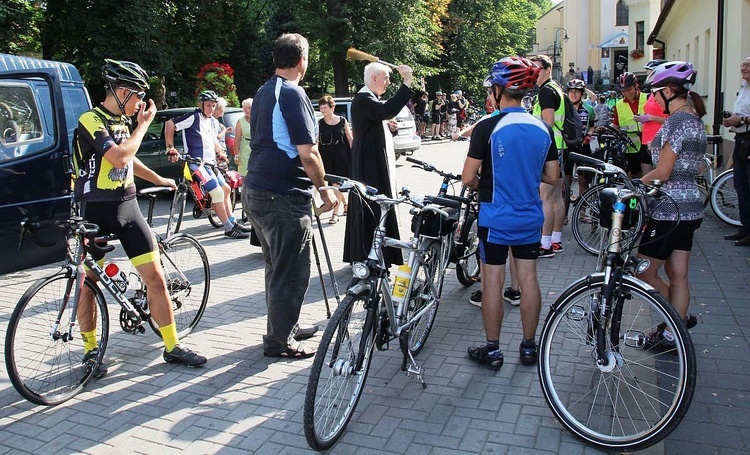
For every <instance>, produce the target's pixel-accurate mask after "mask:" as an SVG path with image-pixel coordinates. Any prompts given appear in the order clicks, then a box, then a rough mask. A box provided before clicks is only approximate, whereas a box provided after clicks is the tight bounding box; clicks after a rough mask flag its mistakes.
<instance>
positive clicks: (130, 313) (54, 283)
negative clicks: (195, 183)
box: [5, 187, 211, 406]
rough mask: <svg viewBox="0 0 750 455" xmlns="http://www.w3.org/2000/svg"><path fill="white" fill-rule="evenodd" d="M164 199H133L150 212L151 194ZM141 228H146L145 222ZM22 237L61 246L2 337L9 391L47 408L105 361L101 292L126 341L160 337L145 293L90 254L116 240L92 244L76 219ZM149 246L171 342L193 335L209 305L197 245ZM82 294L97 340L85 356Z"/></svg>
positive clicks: (190, 241) (178, 240) (173, 241)
mask: <svg viewBox="0 0 750 455" xmlns="http://www.w3.org/2000/svg"><path fill="white" fill-rule="evenodd" d="M168 191H172V189H171V188H166V187H155V188H148V189H145V190H142V191H141V192H140V194H145V195H148V196H150V197H151V200H150V205H151V204H153V203H154V201H155V200H156V195H157V194H160V193H163V192H168ZM150 208H151V207H150ZM150 213H152V210H151V209H150V210H149V214H150ZM148 222H149V225H150V224H151V220H150V219H149V220H148ZM23 229H24V232H28V233H30V234H31V236H32V238H33V239H34V241H35V242H36V243H37V244H39V245H40V246H45V245H43V244H41V243H40V242H39V241H38V239H37V237H36V236H35V233H36V232H38V231H39V230H41V229H59V230H60V231H61V233H62V234H63V235H64V236H65V238H66V239H67V242H68V248H67V255H66V259H65V262H64V263H63V264H62V267H61V269H60V270H58V271H57V272H55V273H53V274H51V275H49V276H46V277H44V278H41V279H39V280H37V281H36V282H34V283H33V284H32V285H31V287H29V288H28V289H27V290H26V292H25V293H24V294H23V296H21V299H20V300H19V301H18V304H16V307H15V309H14V311H13V314H12V315H11V317H10V321H9V322H8V330H7V332H6V336H5V365H6V368H7V370H8V376H9V377H10V381H11V383H12V384H13V387H15V389H16V390H17V391H18V393H20V394H21V396H23V397H24V398H26V399H27V400H29V401H30V402H32V403H35V404H40V405H50V406H54V405H58V404H60V403H63V402H65V401H67V400H69V399H71V398H73V397H74V396H76V395H77V394H78V393H80V392H81V391H82V390H83V389H84V388H85V387H86V385H87V384H88V383H89V382H90V381H91V380H92V379H93V378H94V375H95V374H96V370H97V368H98V367H99V365H100V364H101V362H102V359H103V358H104V353H105V351H106V349H107V343H108V341H109V310H108V308H107V302H106V300H105V297H104V292H103V291H102V288H103V289H104V290H106V291H107V293H108V294H109V295H110V296H111V297H112V298H113V299H114V300H115V301H116V302H117V303H118V305H119V306H120V313H119V317H118V320H119V323H120V327H121V328H122V330H124V331H125V332H126V333H130V334H138V333H144V332H145V331H146V329H145V327H144V325H145V324H148V325H149V326H150V327H151V329H152V330H153V331H154V333H155V334H156V335H157V336H159V337H161V332H160V331H159V327H158V325H157V324H156V322H155V321H154V320H153V318H152V317H151V313H150V310H149V305H148V290H147V289H146V286H145V284H144V282H143V280H142V278H141V277H140V275H138V273H137V272H136V270H135V268H133V269H132V270H131V271H130V274H129V275H126V274H125V272H123V271H118V270H117V267H115V268H114V269H112V268H111V266H113V265H114V264H109V265H108V266H107V267H105V268H102V266H100V265H99V264H98V263H97V262H96V261H94V259H93V258H92V256H91V254H90V253H91V252H98V253H107V252H110V251H112V250H113V249H114V248H115V247H114V245H111V244H110V242H111V241H113V240H116V237H115V236H112V235H108V236H97V232H98V230H99V228H98V226H97V225H95V224H92V223H88V222H86V221H85V220H84V219H82V218H80V217H71V218H69V219H67V220H64V221H46V222H42V223H24V225H23ZM156 240H157V244H158V247H159V258H160V261H161V265H162V268H163V270H164V277H165V279H166V283H167V290H168V293H169V297H170V300H171V301H172V309H173V311H174V318H175V324H177V327H178V335H179V336H180V337H185V336H187V335H188V334H189V333H190V332H192V331H193V329H195V327H196V326H197V324H198V322H199V321H200V319H201V317H202V316H203V312H204V311H205V309H206V304H207V303H208V292H209V286H210V282H211V275H210V269H209V264H208V258H207V256H206V251H205V250H204V249H203V247H202V246H201V245H200V243H199V242H198V240H196V239H195V238H194V237H192V236H190V235H188V234H184V233H180V234H175V235H173V236H171V237H169V238H166V239H165V238H163V237H161V236H160V235H158V234H156ZM48 246H49V245H48ZM86 269H88V270H90V271H91V272H93V273H94V275H95V276H96V279H97V281H98V283H99V284H97V281H94V280H92V279H91V278H90V277H88V276H87V275H86ZM105 270H106V271H105ZM110 274H111V275H112V276H111V277H110ZM100 285H101V287H100ZM84 287H85V288H86V289H88V290H89V291H90V292H91V294H93V296H94V304H95V306H96V328H97V331H98V337H99V340H98V346H97V348H96V349H94V350H92V351H90V352H89V353H86V352H85V351H84V346H83V340H82V337H81V332H80V326H79V324H78V319H77V317H78V309H79V308H78V302H79V299H80V296H81V292H82V290H83V288H84ZM91 352H93V353H95V355H90V353H91ZM87 354H89V355H87Z"/></svg>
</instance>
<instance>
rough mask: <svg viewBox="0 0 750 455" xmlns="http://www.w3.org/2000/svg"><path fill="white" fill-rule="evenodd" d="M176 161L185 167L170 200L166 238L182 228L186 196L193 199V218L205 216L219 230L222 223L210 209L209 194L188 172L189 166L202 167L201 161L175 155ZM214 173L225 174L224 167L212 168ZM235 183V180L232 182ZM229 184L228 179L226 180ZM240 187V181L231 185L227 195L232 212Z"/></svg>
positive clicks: (186, 155)
mask: <svg viewBox="0 0 750 455" xmlns="http://www.w3.org/2000/svg"><path fill="white" fill-rule="evenodd" d="M177 158H178V160H180V161H184V162H185V165H184V168H183V176H182V178H181V179H180V181H179V182H178V183H177V190H176V191H175V193H174V197H173V198H172V205H171V206H170V207H169V218H168V219H167V232H166V236H167V237H169V236H170V235H172V234H176V233H178V232H179V231H180V227H181V226H182V217H183V214H184V213H185V204H186V203H187V196H188V194H189V195H190V197H191V198H192V199H193V201H194V202H195V204H194V205H193V211H192V213H193V218H196V219H198V218H200V217H202V216H203V215H206V217H207V218H208V222H209V223H211V226H213V227H215V228H220V227H222V226H223V223H222V222H221V220H220V219H219V215H217V214H216V212H215V211H214V210H213V209H212V208H211V205H212V204H213V201H212V200H211V194H209V192H208V191H206V190H205V188H203V183H201V181H200V180H199V179H196V178H194V176H193V173H192V172H191V171H190V167H189V166H188V165H189V164H194V165H196V166H199V167H200V166H202V165H203V164H204V163H203V160H202V159H200V158H193V157H191V156H190V155H188V154H182V155H177ZM214 169H215V171H216V172H222V173H225V172H227V170H228V168H227V167H226V166H221V165H216V166H214ZM232 181H233V182H236V180H232ZM227 183H229V179H227ZM240 186H242V181H241V180H239V182H238V183H237V182H236V183H234V184H232V185H231V192H230V193H229V198H230V208H231V210H232V212H234V210H235V208H236V207H237V201H238V200H240V196H239V187H240Z"/></svg>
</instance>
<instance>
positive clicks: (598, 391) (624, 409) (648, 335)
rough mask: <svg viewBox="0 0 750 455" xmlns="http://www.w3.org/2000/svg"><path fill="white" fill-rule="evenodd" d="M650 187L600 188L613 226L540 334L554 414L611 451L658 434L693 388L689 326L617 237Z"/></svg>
mask: <svg viewBox="0 0 750 455" xmlns="http://www.w3.org/2000/svg"><path fill="white" fill-rule="evenodd" d="M570 159H573V160H574V161H576V162H578V163H582V164H585V165H587V166H591V167H594V168H596V169H598V170H599V171H601V172H603V173H605V174H606V173H608V172H610V168H611V167H612V165H611V164H607V163H604V162H602V161H599V160H596V159H595V158H591V157H586V156H583V155H579V154H576V153H571V154H570ZM620 172H624V171H622V170H620ZM656 192H658V187H656V188H654V189H648V188H646V187H636V186H635V185H634V184H633V182H631V181H630V180H628V179H625V180H624V181H623V185H622V186H618V187H610V188H603V189H601V191H600V192H599V197H600V206H601V207H610V209H608V210H607V211H602V212H600V214H599V216H600V217H601V218H602V219H601V220H600V221H601V222H604V220H603V218H605V217H608V218H609V223H610V224H611V229H609V230H608V240H607V244H606V245H605V246H606V255H605V256H604V262H603V267H601V271H598V272H597V273H593V274H591V275H588V276H585V277H583V278H580V279H578V280H576V281H575V282H573V283H572V284H571V285H570V286H568V288H567V289H565V291H563V293H562V294H561V295H560V297H559V298H558V299H557V300H556V301H555V303H554V304H553V305H552V306H551V308H550V311H549V313H548V315H547V318H546V320H545V323H544V328H543V329H542V333H541V338H540V355H539V364H538V373H539V380H540V383H541V385H542V392H543V395H544V398H545V400H546V401H547V404H548V405H549V407H550V409H551V410H552V412H553V414H554V415H555V417H556V419H557V420H558V421H560V423H562V425H563V426H565V427H566V428H567V429H568V430H569V431H571V432H572V433H573V434H574V435H575V436H577V437H578V438H580V439H582V440H584V441H586V442H588V443H589V444H592V445H594V446H597V447H599V448H601V449H604V450H608V451H612V450H617V451H631V450H640V449H644V448H646V447H649V446H651V445H653V444H656V443H657V442H659V441H661V440H662V439H664V438H665V437H666V436H667V435H669V434H670V433H671V432H672V431H673V430H674V429H675V428H676V427H677V425H679V423H680V421H681V420H682V418H683V417H684V416H685V413H686V412H687V410H688V407H689V406H690V402H691V400H692V396H693V392H694V390H695V382H696V359H695V350H694V347H693V343H692V340H691V338H690V335H689V333H688V331H687V328H686V326H685V323H684V321H683V320H682V318H681V317H680V316H679V314H678V313H677V312H676V311H675V310H674V308H673V307H672V305H670V304H669V302H667V301H666V300H665V299H664V297H662V296H661V294H659V293H658V291H656V290H655V289H654V288H653V287H651V286H650V285H648V284H646V283H645V282H643V281H641V280H639V279H638V278H636V274H637V273H638V272H641V271H644V270H645V269H646V268H648V266H649V264H648V261H647V260H645V259H639V258H637V257H635V256H634V255H631V254H628V253H629V252H630V249H632V248H633V246H632V242H631V239H626V238H624V237H623V232H625V230H626V229H625V226H626V223H627V222H628V221H627V220H629V219H630V217H629V216H628V215H629V214H628V212H629V211H632V210H637V209H638V207H639V203H638V201H639V200H640V199H643V198H646V197H648V196H650V195H655V193H656ZM638 235H639V233H636V237H637V236H638Z"/></svg>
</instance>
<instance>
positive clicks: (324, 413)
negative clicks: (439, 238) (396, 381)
mask: <svg viewBox="0 0 750 455" xmlns="http://www.w3.org/2000/svg"><path fill="white" fill-rule="evenodd" d="M350 289H351V288H350ZM369 295H370V291H369V289H367V290H363V291H360V292H358V293H351V291H350V293H349V294H348V295H347V296H346V297H345V298H344V300H343V301H342V302H341V304H340V305H339V306H338V308H336V311H335V312H334V313H333V316H331V319H330V320H329V321H328V325H327V326H326V329H325V331H324V332H323V337H322V338H321V340H320V345H319V346H318V352H317V353H316V354H315V360H314V361H313V365H312V369H311V370H310V378H309V379H308V382H307V391H306V393H305V405H304V428H305V437H306V439H307V443H308V444H309V445H310V447H312V448H313V449H315V450H327V449H329V448H331V447H333V445H334V444H335V443H336V441H338V439H339V438H340V437H341V435H342V434H343V432H344V430H345V429H346V426H347V424H348V423H349V421H350V420H351V418H352V415H353V414H354V411H355V409H356V407H357V403H358V402H359V399H360V397H361V396H362V392H363V390H364V385H365V381H366V380H367V373H368V372H369V369H370V363H371V360H372V354H373V348H374V346H375V317H376V315H375V310H374V309H372V308H370V309H368V308H367V307H369V306H370V305H371V304H372V303H370V302H369V301H368V300H369ZM360 350H364V351H363V352H362V364H361V367H359V368H357V366H356V358H357V357H358V355H359V353H360Z"/></svg>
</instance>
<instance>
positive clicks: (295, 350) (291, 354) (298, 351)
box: [263, 341, 317, 360]
mask: <svg viewBox="0 0 750 455" xmlns="http://www.w3.org/2000/svg"><path fill="white" fill-rule="evenodd" d="M316 351H317V350H316V349H315V348H311V347H309V346H307V345H306V344H304V343H300V342H298V341H296V342H293V343H290V344H289V345H287V347H286V349H285V350H283V351H281V352H279V353H275V354H269V353H267V352H264V353H263V355H265V356H266V357H281V358H285V359H289V360H298V359H309V358H310V357H313V356H314V355H315V352H316Z"/></svg>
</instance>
